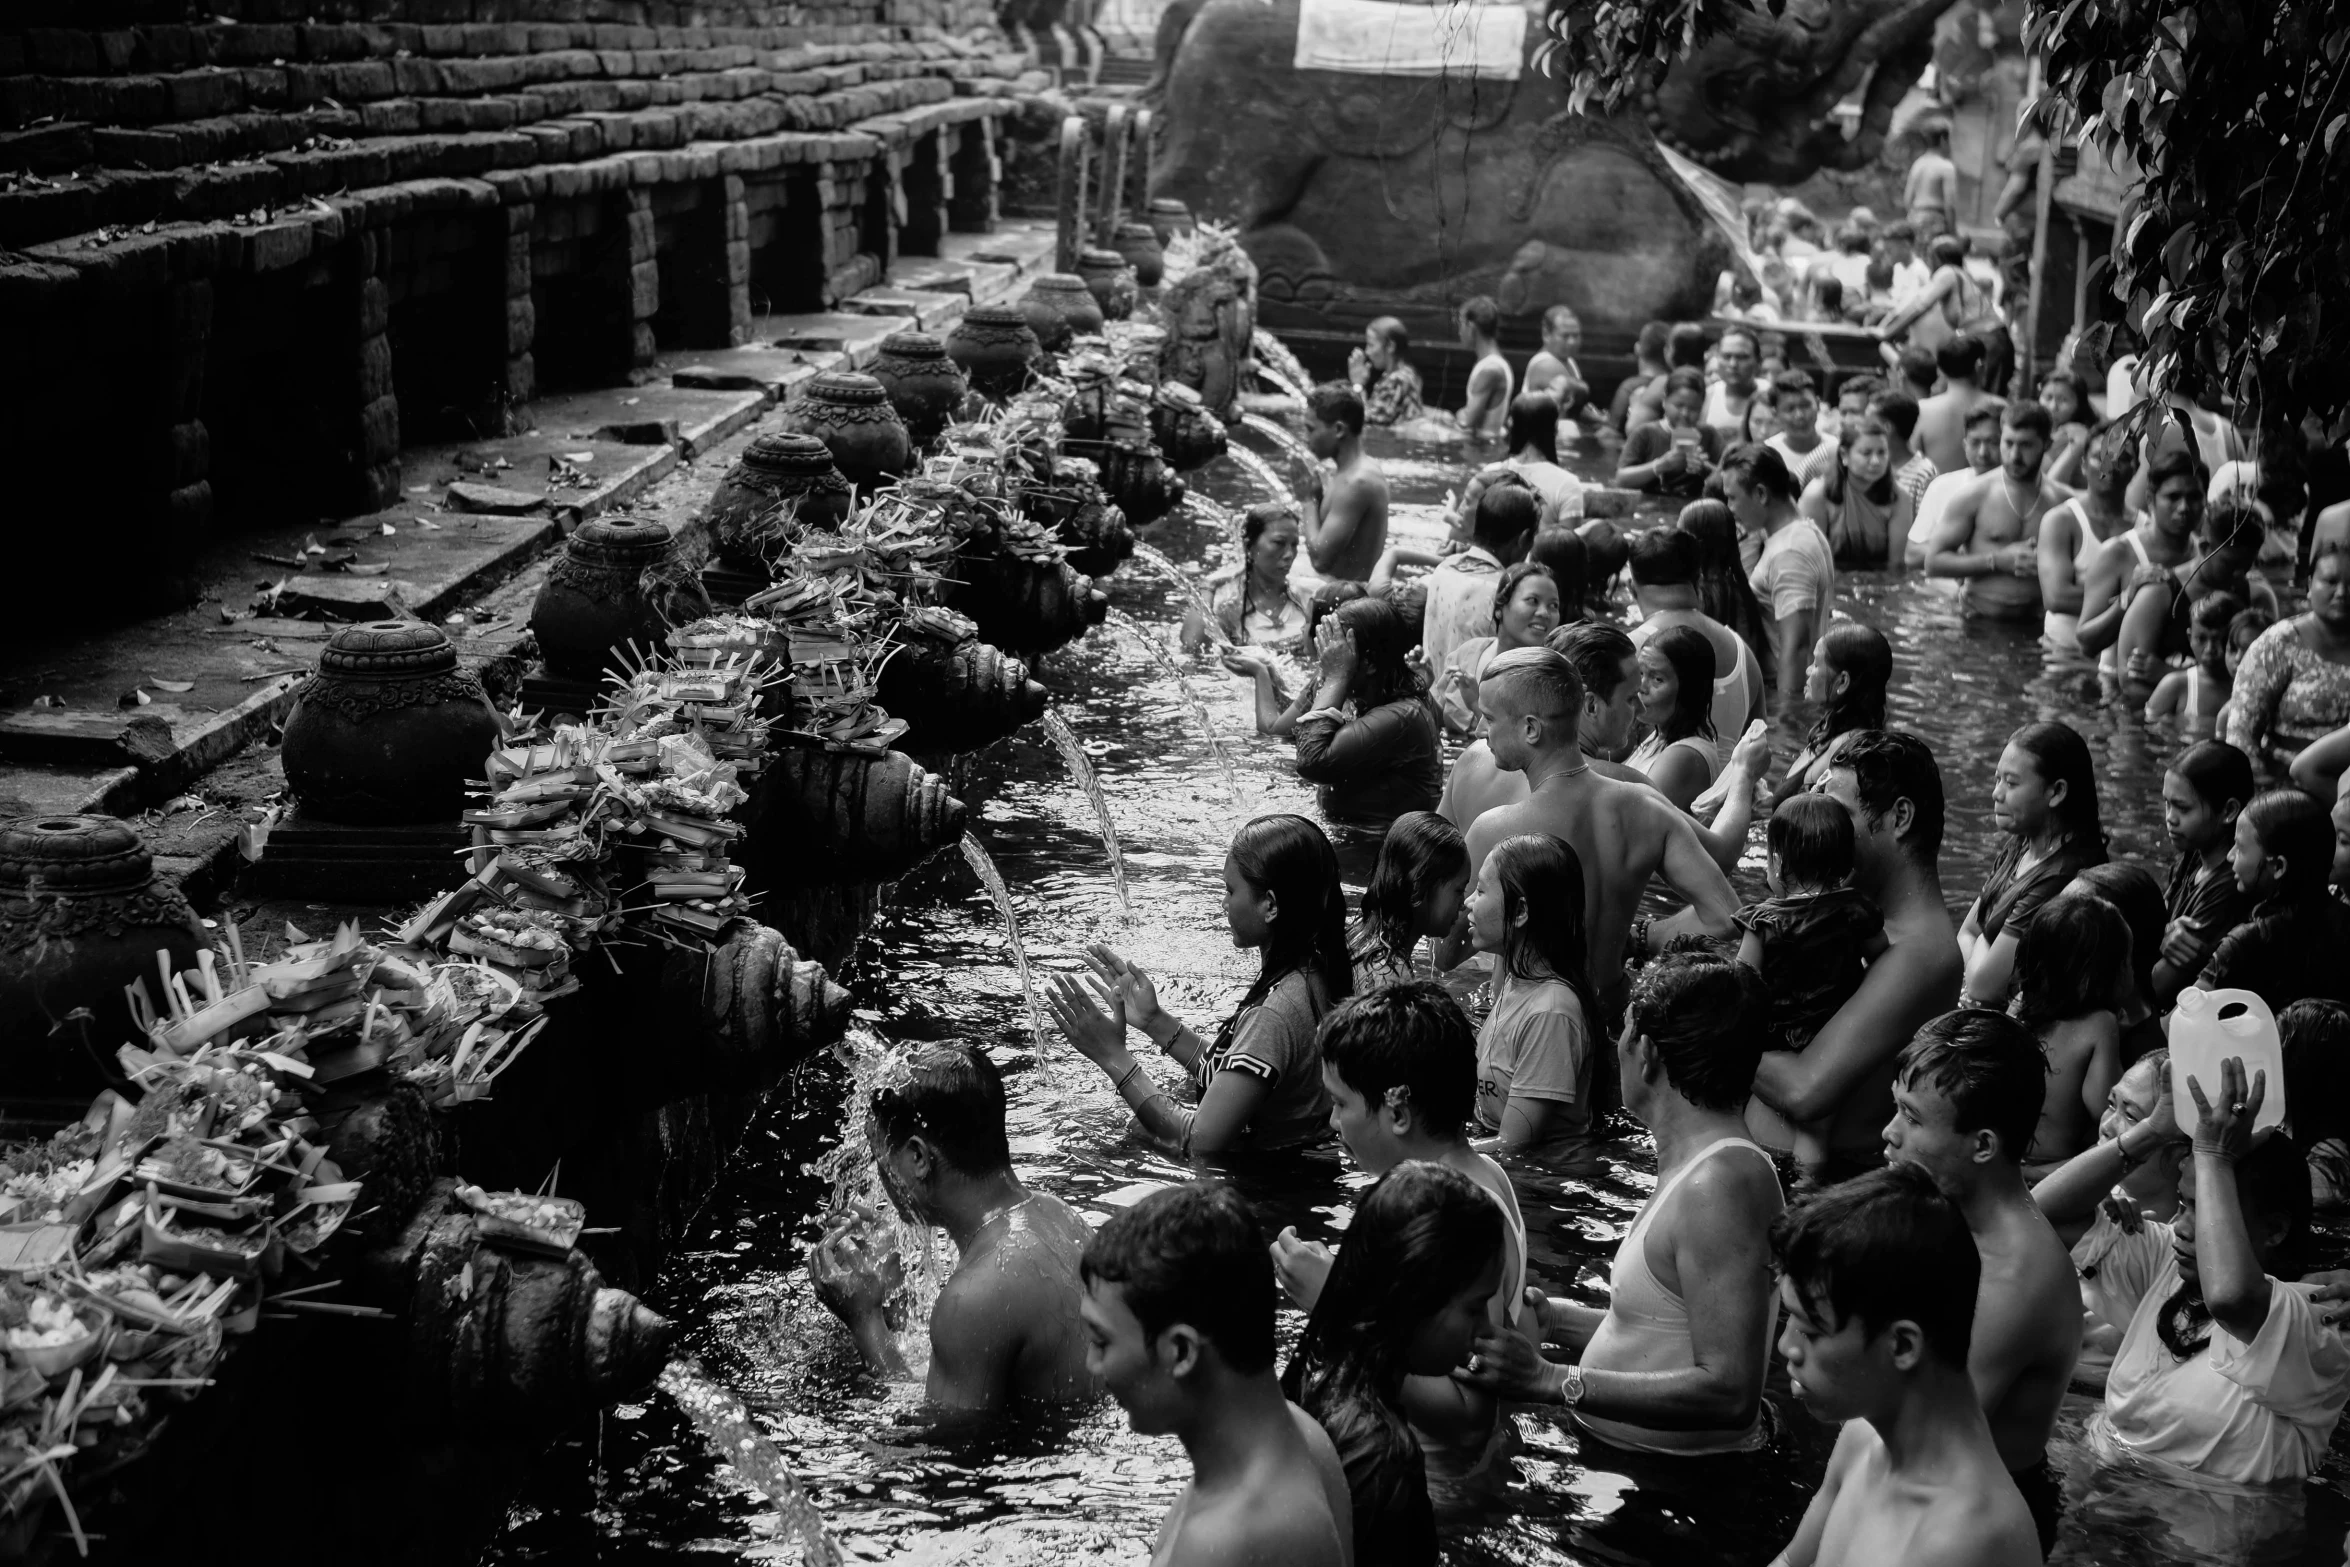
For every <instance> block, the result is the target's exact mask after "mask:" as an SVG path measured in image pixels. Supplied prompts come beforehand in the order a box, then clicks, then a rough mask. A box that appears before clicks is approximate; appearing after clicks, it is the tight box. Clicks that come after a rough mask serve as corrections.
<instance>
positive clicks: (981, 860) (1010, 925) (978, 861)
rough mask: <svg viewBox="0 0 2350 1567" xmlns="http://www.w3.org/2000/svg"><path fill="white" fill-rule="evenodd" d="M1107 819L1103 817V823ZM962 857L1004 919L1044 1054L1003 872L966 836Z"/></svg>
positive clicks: (1032, 984) (1031, 1028) (1031, 1029)
mask: <svg viewBox="0 0 2350 1567" xmlns="http://www.w3.org/2000/svg"><path fill="white" fill-rule="evenodd" d="M1107 819H1108V818H1106V817H1105V818H1104V820H1105V821H1106V820H1107ZM962 848H963V858H964V860H965V861H967V862H968V863H969V864H970V866H971V869H972V870H973V872H975V873H976V874H977V875H978V877H979V884H980V885H981V886H983V887H985V888H986V889H987V895H988V896H989V897H990V898H993V899H994V900H995V908H996V912H997V913H998V914H1001V915H1002V916H1003V917H1004V944H1005V945H1006V946H1008V947H1010V948H1011V949H1012V967H1014V968H1015V969H1017V970H1019V971H1020V993H1021V994H1022V995H1023V996H1025V997H1027V998H1028V1033H1029V1037H1030V1039H1031V1040H1032V1041H1033V1042H1034V1044H1035V1046H1036V1050H1037V1054H1039V1055H1042V1054H1043V1053H1044V1013H1043V1012H1042V1011H1041V1010H1040V1009H1039V1008H1038V1007H1037V1004H1036V978H1035V976H1034V975H1032V974H1030V973H1029V972H1028V952H1027V949H1026V948H1024V947H1022V946H1021V945H1020V917H1019V916H1018V915H1017V914H1016V913H1014V912H1013V909H1012V889H1011V888H1009V887H1007V886H1005V885H1004V873H1003V872H1002V871H1000V870H997V869H996V863H995V859H994V857H993V856H992V855H990V854H989V853H988V852H987V848H986V846H985V845H984V844H982V843H981V842H980V841H979V840H978V839H977V838H974V837H972V836H971V835H970V834H969V833H965V834H963V844H962Z"/></svg>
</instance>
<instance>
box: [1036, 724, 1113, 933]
mask: <svg viewBox="0 0 2350 1567" xmlns="http://www.w3.org/2000/svg"><path fill="white" fill-rule="evenodd" d="M1044 732H1045V737H1046V738H1047V739H1049V740H1051V741H1052V743H1053V748H1054V749H1055V750H1057V751H1059V752H1060V753H1061V760H1062V761H1064V762H1066V763H1068V764H1069V776H1070V777H1071V778H1073V779H1075V780H1076V781H1077V787H1078V789H1079V790H1080V791H1081V792H1083V794H1084V795H1085V798H1086V799H1087V800H1089V801H1091V802H1092V804H1093V814H1094V816H1095V818H1096V819H1097V820H1099V821H1100V823H1101V827H1102V852H1103V853H1104V854H1106V855H1108V856H1109V858H1110V881H1111V883H1112V884H1113V885H1115V886H1116V887H1117V889H1118V915H1119V917H1120V918H1121V919H1129V920H1130V919H1132V918H1133V917H1134V904H1133V902H1132V901H1131V900H1130V899H1129V898H1128V897H1127V896H1126V854H1125V851H1124V850H1123V849H1121V848H1120V847H1119V844H1118V824H1117V823H1116V822H1114V821H1112V820H1111V819H1110V802H1109V798H1108V797H1107V796H1106V795H1104V794H1103V793H1102V786H1101V780H1099V779H1097V778H1096V777H1094V775H1093V758H1092V757H1090V756H1087V755H1086V754H1085V747H1084V746H1083V745H1082V744H1080V743H1079V742H1078V739H1077V736H1076V734H1075V733H1074V732H1073V731H1071V729H1070V728H1069V726H1068V724H1067V723H1066V722H1064V721H1063V720H1062V718H1061V715H1060V714H1059V713H1052V712H1048V713H1046V714H1045V715H1044Z"/></svg>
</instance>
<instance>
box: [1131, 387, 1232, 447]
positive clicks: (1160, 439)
mask: <svg viewBox="0 0 2350 1567" xmlns="http://www.w3.org/2000/svg"><path fill="white" fill-rule="evenodd" d="M1151 439H1152V440H1153V441H1155V442H1157V443H1158V448H1159V454H1160V455H1161V456H1163V457H1165V458H1166V459H1167V461H1168V462H1170V463H1172V464H1173V465H1174V466H1175V467H1177V468H1178V469H1192V468H1197V467H1199V466H1200V465H1201V464H1202V463H1207V462H1213V461H1214V460H1215V459H1216V458H1218V457H1221V456H1223V455H1224V451H1225V448H1226V447H1228V446H1229V445H1230V444H1231V439H1232V438H1231V435H1230V434H1229V432H1227V431H1226V430H1225V428H1224V421H1223V420H1221V419H1219V418H1217V417H1216V416H1215V415H1214V414H1212V413H1210V412H1208V406H1207V404H1206V403H1204V402H1202V401H1201V400H1200V395H1199V393H1198V392H1196V391H1194V390H1193V389H1192V388H1191V387H1189V386H1186V385H1184V384H1183V383H1182V382H1181V381H1164V382H1161V383H1160V385H1159V389H1158V390H1157V391H1156V392H1153V393H1152V394H1151Z"/></svg>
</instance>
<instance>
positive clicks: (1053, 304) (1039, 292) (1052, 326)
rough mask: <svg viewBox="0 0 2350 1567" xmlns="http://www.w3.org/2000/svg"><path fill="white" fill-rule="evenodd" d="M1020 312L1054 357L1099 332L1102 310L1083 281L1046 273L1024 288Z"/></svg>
mask: <svg viewBox="0 0 2350 1567" xmlns="http://www.w3.org/2000/svg"><path fill="white" fill-rule="evenodd" d="M1020 309H1021V311H1022V313H1024V314H1025V315H1026V316H1027V317H1028V324H1029V326H1030V327H1031V328H1033V329H1034V330H1035V332H1036V340H1037V341H1038V342H1040V343H1042V344H1043V345H1044V351H1045V352H1046V353H1048V354H1057V353H1059V352H1060V351H1061V350H1062V349H1064V348H1067V347H1068V346H1069V344H1070V342H1071V341H1072V340H1073V339H1075V338H1078V337H1082V336H1085V335H1087V334H1089V333H1094V332H1099V331H1100V330H1101V329H1102V323H1103V317H1102V307H1101V306H1100V305H1099V304H1097V303H1095V301H1094V297H1093V290H1091V289H1089V288H1087V287H1086V286H1085V279H1083V278H1081V277H1078V276H1077V275H1076V274H1074V273H1070V272H1047V273H1045V274H1043V275H1042V276H1040V277H1039V278H1038V279H1037V280H1036V281H1035V282H1034V283H1031V284H1029V285H1028V292H1027V293H1026V294H1025V295H1024V296H1022V298H1021V300H1020Z"/></svg>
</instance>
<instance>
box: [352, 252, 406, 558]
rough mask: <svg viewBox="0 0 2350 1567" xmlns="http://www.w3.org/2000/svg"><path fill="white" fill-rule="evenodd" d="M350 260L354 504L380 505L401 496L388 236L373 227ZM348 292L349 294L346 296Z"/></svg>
mask: <svg viewBox="0 0 2350 1567" xmlns="http://www.w3.org/2000/svg"><path fill="white" fill-rule="evenodd" d="M349 249H350V253H349V256H348V258H347V261H345V262H343V263H339V264H347V265H349V266H350V267H351V269H352V271H353V273H354V274H355V275H354V278H353V282H354V285H355V287H354V290H353V292H354V294H355V296H356V298H357V301H358V324H359V331H358V337H359V345H358V354H357V362H358V366H359V369H358V376H357V385H356V386H355V388H354V391H355V392H356V394H357V399H358V419H357V429H356V431H355V432H354V434H355V437H356V439H355V441H354V443H353V444H354V447H355V453H354V455H355V456H356V458H357V461H356V462H354V463H353V464H352V475H351V477H352V489H353V494H352V496H351V502H350V504H351V509H352V510H353V511H355V512H369V511H380V510H381V509H383V508H384V507H386V506H389V505H391V504H392V503H393V502H394V501H396V500H398V499H399V497H400V399H399V396H398V394H396V393H395V392H394V391H393V389H392V343H391V339H390V338H389V337H388V336H386V335H385V334H386V332H387V331H388V330H389V329H390V327H391V323H392V301H391V293H390V291H389V290H387V289H386V288H385V287H384V281H383V279H382V278H381V277H379V276H377V270H378V267H379V266H380V264H381V261H382V257H383V236H382V235H381V234H380V233H378V232H377V231H375V230H373V229H369V230H366V231H365V232H363V233H361V234H360V236H359V238H358V239H357V241H356V242H354V243H353V244H352V245H351V246H350V248H349ZM347 297H348V296H347Z"/></svg>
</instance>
